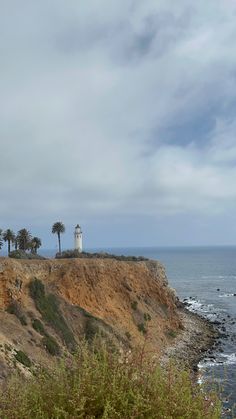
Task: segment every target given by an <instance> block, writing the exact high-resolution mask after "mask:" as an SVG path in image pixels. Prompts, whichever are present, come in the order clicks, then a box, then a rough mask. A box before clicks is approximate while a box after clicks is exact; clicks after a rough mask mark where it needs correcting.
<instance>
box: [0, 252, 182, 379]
mask: <svg viewBox="0 0 236 419" xmlns="http://www.w3.org/2000/svg"><path fill="white" fill-rule="evenodd" d="M32 284H33V285H34V288H32ZM33 290H36V291H33ZM176 302H177V300H176V297H175V293H174V291H173V290H171V289H170V288H169V287H168V284H167V280H166V275H165V270H164V268H163V266H162V265H161V264H159V263H158V262H155V261H143V262H126V261H117V260H114V259H67V260H66V259H64V260H41V261H39V260H14V259H8V258H1V259H0V378H4V377H5V376H6V375H7V374H8V372H9V370H11V369H12V368H23V367H22V359H20V362H19V360H18V358H20V356H22V354H21V353H20V356H18V355H19V354H18V355H17V353H18V352H17V351H22V352H23V354H25V355H27V356H28V357H29V359H30V360H31V361H32V362H33V364H38V363H41V364H44V365H45V364H50V363H51V362H53V359H54V357H53V355H54V353H52V352H53V351H51V349H50V347H48V346H47V345H46V344H45V342H46V341H47V342H46V343H48V340H50V342H51V340H53V341H54V343H55V341H56V343H55V345H56V344H57V345H58V347H59V348H60V353H61V354H62V353H63V352H65V351H71V350H72V347H73V349H74V348H75V347H76V345H77V344H79V341H80V340H81V339H82V338H83V337H84V336H85V337H86V338H87V339H91V338H92V337H93V336H94V335H95V334H96V333H97V332H98V331H100V332H102V334H103V335H104V336H106V337H107V338H108V339H110V340H112V341H113V343H115V344H119V345H121V346H122V347H123V348H128V347H131V348H132V347H134V346H137V345H142V344H143V343H144V342H146V345H148V346H149V349H150V350H152V351H154V352H155V353H157V354H158V353H160V352H161V351H162V349H163V348H164V347H165V346H166V345H167V344H168V343H170V342H171V340H172V339H173V337H174V336H175V335H176V334H177V333H178V332H179V331H180V330H181V328H182V323H181V320H180V317H179V315H178V312H177V307H176ZM50 305H51V306H50ZM36 321H37V322H38V321H39V323H40V325H41V326H40V327H41V329H42V328H43V330H41V329H39V327H36V326H37V325H36ZM37 324H38V323H37ZM50 342H49V343H50ZM45 345H46V346H45ZM49 346H50V345H49ZM23 361H24V360H23ZM23 363H25V362H23ZM26 364H27V362H26Z"/></svg>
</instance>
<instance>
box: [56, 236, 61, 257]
mask: <svg viewBox="0 0 236 419" xmlns="http://www.w3.org/2000/svg"><path fill="white" fill-rule="evenodd" d="M57 235H58V246H59V254H61V236H60V233H57Z"/></svg>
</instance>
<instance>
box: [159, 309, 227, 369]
mask: <svg viewBox="0 0 236 419" xmlns="http://www.w3.org/2000/svg"><path fill="white" fill-rule="evenodd" d="M178 314H179V316H180V317H181V320H182V322H183V326H184V329H183V331H181V332H180V333H179V334H178V336H176V338H175V339H174V341H173V344H171V345H170V346H168V347H167V348H166V349H165V351H164V353H163V356H162V358H161V363H163V364H164V365H165V363H166V362H168V360H170V359H174V360H175V361H176V362H177V364H179V365H181V366H183V367H185V368H188V369H190V370H192V371H193V372H195V373H197V372H198V371H199V369H198V364H199V362H200V361H201V360H202V359H203V358H204V357H205V356H206V354H207V353H208V354H209V355H210V354H211V352H212V350H213V348H214V347H215V345H216V342H217V339H218V338H219V337H220V332H219V331H218V330H217V329H216V327H215V326H214V325H213V324H212V323H210V322H209V320H207V319H204V318H203V317H201V316H200V315H198V314H196V313H192V312H191V311H189V310H188V309H186V308H185V307H182V308H179V309H178Z"/></svg>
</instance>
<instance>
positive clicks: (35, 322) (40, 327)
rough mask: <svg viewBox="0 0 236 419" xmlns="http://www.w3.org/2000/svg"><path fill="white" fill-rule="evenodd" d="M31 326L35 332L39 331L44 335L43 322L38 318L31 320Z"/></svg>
mask: <svg viewBox="0 0 236 419" xmlns="http://www.w3.org/2000/svg"><path fill="white" fill-rule="evenodd" d="M32 326H33V328H34V330H36V332H38V333H40V335H42V336H46V335H47V333H46V330H45V329H44V326H43V323H42V322H41V321H40V320H39V319H33V320H32Z"/></svg>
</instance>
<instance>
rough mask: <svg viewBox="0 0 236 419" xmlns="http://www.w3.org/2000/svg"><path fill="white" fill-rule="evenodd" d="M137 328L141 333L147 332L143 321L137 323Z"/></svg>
mask: <svg viewBox="0 0 236 419" xmlns="http://www.w3.org/2000/svg"><path fill="white" fill-rule="evenodd" d="M138 330H139V331H140V332H141V333H143V334H144V335H145V334H146V333H147V329H146V327H145V325H144V323H139V324H138Z"/></svg>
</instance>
